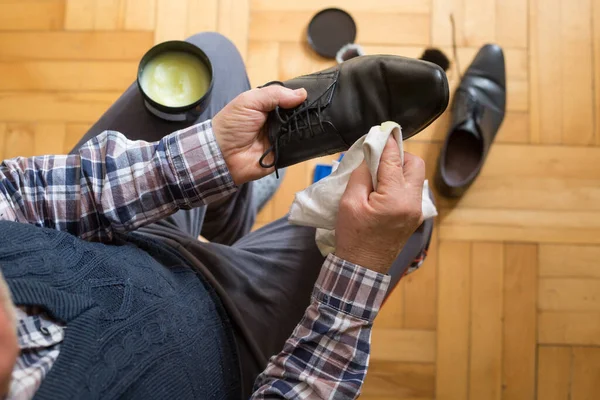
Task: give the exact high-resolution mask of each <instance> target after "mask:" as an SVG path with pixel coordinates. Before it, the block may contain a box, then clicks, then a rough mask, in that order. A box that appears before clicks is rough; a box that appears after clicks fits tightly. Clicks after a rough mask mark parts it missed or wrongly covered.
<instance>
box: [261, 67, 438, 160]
mask: <svg viewBox="0 0 600 400" xmlns="http://www.w3.org/2000/svg"><path fill="white" fill-rule="evenodd" d="M270 84H280V85H283V86H285V87H288V88H291V89H298V88H305V89H306V91H307V92H308V97H307V99H306V101H305V102H304V103H303V104H301V105H300V106H298V107H296V108H294V109H280V108H278V109H276V110H275V111H273V112H272V113H271V114H270V115H269V118H268V121H267V129H268V134H269V140H270V142H271V147H270V148H269V150H267V152H265V154H264V155H263V156H262V157H261V159H260V164H261V166H263V167H265V168H270V167H272V166H275V167H276V168H283V167H287V166H289V165H292V164H296V163H299V162H302V161H305V160H308V159H311V158H315V157H319V156H323V155H326V154H334V153H337V152H340V151H344V150H347V149H348V148H349V147H350V146H352V144H353V143H354V142H355V141H356V140H357V139H359V138H360V137H361V136H363V135H365V134H366V133H367V132H368V131H369V129H370V128H371V127H372V126H373V125H379V124H381V123H382V122H385V121H395V122H397V123H398V124H400V126H402V135H403V138H404V139H408V138H409V137H411V136H413V135H415V134H417V133H418V132H420V131H421V130H423V129H424V128H425V127H427V126H428V125H429V124H431V123H432V122H433V121H434V120H435V119H436V118H437V117H439V116H440V114H442V112H444V110H445V109H446V107H447V106H448V98H449V92H448V80H447V78H446V73H445V72H444V71H443V70H442V69H441V68H440V67H438V66H437V65H435V64H432V63H429V62H426V61H421V60H415V59H409V58H404V57H398V56H361V57H356V58H353V59H351V60H348V61H346V62H343V63H342V64H339V65H337V66H335V67H333V68H329V69H326V70H324V71H321V72H317V73H314V74H310V75H304V76H300V77H298V78H295V79H291V80H289V81H286V82H270V83H268V84H267V85H270ZM271 153H272V156H271Z"/></svg>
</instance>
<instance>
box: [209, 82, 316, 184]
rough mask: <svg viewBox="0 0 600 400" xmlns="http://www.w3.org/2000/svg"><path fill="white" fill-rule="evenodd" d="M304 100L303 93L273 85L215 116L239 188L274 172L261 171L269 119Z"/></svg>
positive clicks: (238, 99)
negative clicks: (273, 112)
mask: <svg viewBox="0 0 600 400" xmlns="http://www.w3.org/2000/svg"><path fill="white" fill-rule="evenodd" d="M304 100H306V90H304V89H297V90H292V89H288V88H285V87H283V86H279V85H272V86H267V87H264V88H260V89H252V90H249V91H247V92H244V93H242V94H240V95H239V96H237V97H236V98H235V99H233V100H232V101H231V102H230V103H229V104H227V105H226V106H225V107H224V108H223V109H222V110H221V111H219V113H218V114H217V115H215V117H214V118H213V120H212V126H213V132H214V134H215V137H216V139H217V143H218V144H219V147H220V148H221V152H222V153H223V157H224V158H225V162H226V163H227V167H228V168H229V172H230V173H231V176H232V177H233V181H234V182H235V183H236V184H237V185H241V184H242V183H246V182H249V181H252V180H256V179H259V178H262V177H263V176H266V175H268V174H269V173H271V172H273V170H274V168H262V167H261V166H260V164H259V163H258V160H259V159H260V157H261V156H262V155H263V153H264V152H265V151H266V150H267V149H268V148H269V146H270V145H271V143H270V142H269V139H268V135H267V129H266V126H265V122H266V121H267V116H268V114H269V112H270V111H273V110H274V109H275V107H277V106H280V107H282V108H293V107H296V106H298V105H300V104H301V103H302V102H303V101H304ZM265 161H266V162H269V160H268V159H267V160H265Z"/></svg>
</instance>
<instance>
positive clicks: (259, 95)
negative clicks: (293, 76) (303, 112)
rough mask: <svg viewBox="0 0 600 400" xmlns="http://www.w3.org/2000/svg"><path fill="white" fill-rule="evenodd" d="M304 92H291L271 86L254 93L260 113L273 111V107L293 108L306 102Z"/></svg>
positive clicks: (280, 87) (303, 90)
mask: <svg viewBox="0 0 600 400" xmlns="http://www.w3.org/2000/svg"><path fill="white" fill-rule="evenodd" d="M306 96H307V93H306V90H305V89H302V88H301V89H296V90H292V89H289V88H286V87H283V86H279V85H271V86H267V87H264V88H260V89H258V90H257V91H256V101H257V102H258V103H259V108H260V109H261V111H265V112H268V111H273V110H274V109H275V107H277V106H279V107H281V108H294V107H296V106H298V105H300V104H301V103H302V102H303V101H304V100H306Z"/></svg>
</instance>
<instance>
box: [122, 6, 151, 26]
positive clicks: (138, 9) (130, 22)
mask: <svg viewBox="0 0 600 400" xmlns="http://www.w3.org/2000/svg"><path fill="white" fill-rule="evenodd" d="M155 24H156V0H125V29H128V30H135V31H152V30H154V27H155Z"/></svg>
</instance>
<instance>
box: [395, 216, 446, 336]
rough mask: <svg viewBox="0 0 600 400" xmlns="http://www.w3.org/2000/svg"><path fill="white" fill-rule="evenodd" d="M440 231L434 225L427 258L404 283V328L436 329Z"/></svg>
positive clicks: (405, 278) (404, 279)
mask: <svg viewBox="0 0 600 400" xmlns="http://www.w3.org/2000/svg"><path fill="white" fill-rule="evenodd" d="M438 245H439V240H438V229H437V224H435V223H434V229H433V233H432V235H431V243H430V245H429V251H428V254H427V258H426V259H425V262H424V263H423V265H421V267H420V268H419V269H418V270H417V271H415V272H413V273H412V274H409V275H407V276H406V277H404V278H403V279H402V280H403V281H404V284H405V286H404V300H405V307H404V327H405V328H406V329H435V328H436V322H437V276H438V272H437V270H438V262H439V261H438Z"/></svg>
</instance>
